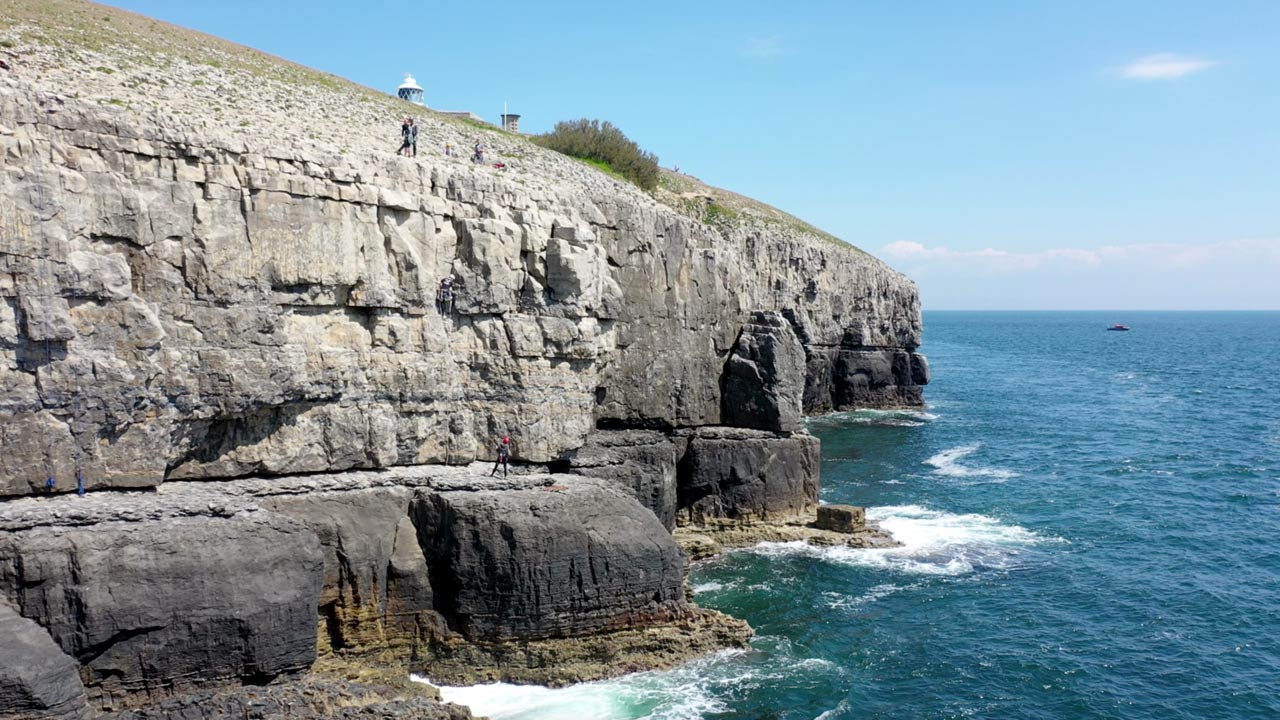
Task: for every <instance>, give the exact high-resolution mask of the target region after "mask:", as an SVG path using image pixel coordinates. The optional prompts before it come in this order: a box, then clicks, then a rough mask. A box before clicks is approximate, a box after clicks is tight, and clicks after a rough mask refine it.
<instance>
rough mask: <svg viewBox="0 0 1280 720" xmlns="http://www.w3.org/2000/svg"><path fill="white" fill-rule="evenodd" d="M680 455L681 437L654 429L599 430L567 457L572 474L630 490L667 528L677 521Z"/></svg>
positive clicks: (682, 444) (682, 452) (673, 525)
mask: <svg viewBox="0 0 1280 720" xmlns="http://www.w3.org/2000/svg"><path fill="white" fill-rule="evenodd" d="M683 454H684V440H683V439H680V440H679V441H678V442H677V441H676V440H674V439H672V438H671V437H670V436H668V435H666V434H664V433H661V432H658V431H656V430H598V431H596V432H594V433H592V434H590V435H588V436H587V440H586V444H584V445H583V446H582V447H581V448H579V449H577V450H575V451H573V452H571V453H569V457H568V459H569V467H570V468H571V469H572V471H573V472H574V473H576V474H578V475H587V476H590V477H597V478H600V479H602V480H608V481H610V482H612V483H615V484H617V485H618V486H620V487H624V488H627V489H628V490H630V491H631V493H632V494H633V495H635V498H636V500H639V501H640V504H641V505H644V506H645V507H647V508H649V509H650V510H652V511H653V514H654V515H657V516H658V519H659V520H661V521H662V524H663V525H665V526H666V528H667V529H668V530H670V529H671V528H673V527H675V524H676V462H677V461H678V460H679V458H680V456H681V455H683Z"/></svg>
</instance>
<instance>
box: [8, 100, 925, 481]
mask: <svg viewBox="0 0 1280 720" xmlns="http://www.w3.org/2000/svg"><path fill="white" fill-rule="evenodd" d="M51 111H56V112H51ZM0 126H3V127H4V128H5V131H4V133H2V134H0V271H2V273H0V278H2V279H0V330H2V332H0V388H4V390H5V392H4V393H3V394H2V395H0V420H3V422H2V423H0V427H3V430H0V494H8V495H15V494H26V493H31V492H35V491H38V490H40V489H41V488H43V487H44V485H45V482H46V480H47V478H48V477H50V476H51V475H52V476H53V477H54V478H55V480H56V483H57V489H59V490H67V489H70V488H73V487H74V485H75V476H76V469H77V466H79V468H80V469H81V470H82V472H83V476H84V479H85V482H86V484H87V485H88V487H89V488H91V489H93V488H102V487H140V486H153V485H156V484H159V483H160V482H162V481H164V480H165V479H181V478H226V477H236V476H246V475H253V474H287V473H299V472H334V471H340V470H345V469H353V468H380V467H392V466H398V465H412V464H423V463H464V462H469V461H471V460H473V459H477V458H486V457H491V453H492V448H491V445H492V440H493V439H494V438H495V437H497V436H501V435H511V436H512V437H513V438H514V439H515V444H516V449H517V450H516V457H517V458H518V459H521V460H527V461H534V462H553V461H557V460H562V459H564V458H566V457H567V455H568V454H570V453H572V452H573V451H575V450H576V449H578V448H580V447H582V446H583V444H584V441H585V438H586V436H587V435H588V433H590V432H591V430H592V429H593V428H595V427H596V426H597V425H601V426H608V427H637V428H639V427H647V428H659V429H672V428H678V427H688V426H703V425H717V424H736V425H749V426H752V427H759V428H764V429H773V430H777V429H785V430H795V429H797V427H798V420H799V416H800V413H801V411H802V409H809V410H823V409H827V408H830V407H843V406H848V405H852V404H858V403H868V404H875V405H884V404H913V403H918V402H919V387H918V382H919V381H922V380H924V379H926V377H925V376H926V373H925V371H924V365H923V362H922V361H919V360H916V359H915V358H917V357H918V356H915V355H913V354H912V351H913V350H914V348H915V347H916V345H917V344H918V343H919V331H920V323H919V306H918V301H917V299H916V294H915V289H914V287H913V286H912V285H911V284H910V282H908V281H907V280H905V279H904V278H902V277H901V276H900V275H898V274H897V273H894V272H893V271H892V270H890V269H888V268H887V267H885V266H884V265H883V264H881V263H880V262H879V261H877V260H875V259H874V258H871V257H869V256H867V255H865V254H862V253H860V252H857V251H855V250H853V249H850V248H842V247H839V246H837V245H835V244H832V243H830V242H826V241H822V240H817V239H808V238H804V237H790V236H785V235H776V236H774V235H759V236H756V235H753V236H750V237H734V236H732V234H731V236H730V237H725V236H724V235H722V234H721V233H720V232H719V231H717V230H715V229H713V228H710V227H708V226H706V225H702V224H700V223H697V222H694V221H691V220H689V219H688V218H685V217H683V216H681V215H680V214H678V213H676V212H675V211H673V210H671V209H669V208H666V207H665V206H662V205H660V204H658V203H656V202H655V201H653V200H652V199H651V198H648V197H647V196H644V195H642V194H640V193H638V192H635V191H634V190H623V189H620V188H619V187H618V186H616V185H614V184H610V185H608V186H600V185H592V184H590V183H587V182H568V181H565V180H561V179H556V178H554V177H553V178H551V181H550V182H546V181H545V180H546V179H544V182H543V183H542V184H538V185H534V184H528V183H523V182H520V181H521V180H524V177H523V176H520V177H517V176H514V175H502V174H499V173H496V172H495V171H493V170H492V169H490V168H485V167H474V166H463V165H458V164H456V163H453V162H442V161H441V162H437V161H435V160H428V159H420V160H418V161H412V160H409V159H404V158H394V157H389V156H387V155H385V154H383V155H377V154H370V155H363V156H362V155H349V156H338V155H335V154H324V153H323V152H321V151H319V150H309V149H303V148H298V147H279V146H274V147H273V146H265V145H255V144H254V143H252V142H251V139H240V138H233V139H229V138H227V137H225V136H224V135H222V134H219V132H217V131H216V130H213V129H210V130H206V131H200V130H197V129H191V128H186V127H183V126H181V125H177V126H174V125H171V124H170V123H168V122H166V121H162V120H161V119H160V118H158V117H154V118H153V117H137V116H135V115H132V114H127V113H117V112H111V111H110V110H107V109H104V108H101V107H96V106H90V105H88V104H87V103H84V102H79V101H75V100H70V99H66V98H64V97H55V96H54V95H52V94H50V93H47V92H43V91H41V90H38V89H36V88H34V87H31V86H27V85H23V84H21V83H15V82H13V81H12V80H7V79H0ZM539 152H541V151H539ZM449 273H454V274H456V275H457V276H458V277H459V278H461V280H460V286H459V288H460V289H459V292H458V298H457V301H456V304H455V306H456V312H453V313H450V314H448V315H441V314H440V313H439V312H437V310H436V307H435V288H436V286H437V283H438V281H439V279H440V278H442V277H444V276H445V275H447V274H449ZM798 375H800V376H803V379H798ZM722 378H723V380H724V388H722V387H721V382H722ZM801 382H803V383H804V386H805V387H806V388H807V390H806V391H805V392H803V393H802V392H801V391H800V389H799V388H798V387H797V385H798V384H799V383H801ZM801 398H803V399H804V401H805V403H804V406H803V408H802V407H797V402H798V401H799V400H800V399H801Z"/></svg>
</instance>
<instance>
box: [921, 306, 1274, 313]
mask: <svg viewBox="0 0 1280 720" xmlns="http://www.w3.org/2000/svg"><path fill="white" fill-rule="evenodd" d="M921 312H1098V313H1104V312H1113V313H1144V312H1257V313H1273V312H1280V307H1278V308H1129V309H1125V308H921Z"/></svg>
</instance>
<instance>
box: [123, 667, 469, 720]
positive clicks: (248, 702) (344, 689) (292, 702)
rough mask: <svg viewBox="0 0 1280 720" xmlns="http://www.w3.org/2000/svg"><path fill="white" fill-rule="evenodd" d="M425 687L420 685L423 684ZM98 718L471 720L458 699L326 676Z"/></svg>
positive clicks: (196, 696) (200, 696)
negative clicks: (445, 699) (443, 699)
mask: <svg viewBox="0 0 1280 720" xmlns="http://www.w3.org/2000/svg"><path fill="white" fill-rule="evenodd" d="M423 687H424V688H425V686H423ZM102 717H103V720H245V719H246V718H249V719H251V720H472V715H471V713H470V712H469V711H468V710H467V709H466V708H464V707H462V706H459V705H451V704H447V703H441V702H439V701H438V699H435V698H432V697H428V696H426V695H425V694H414V693H406V692H405V691H404V689H403V687H402V686H396V687H383V686H378V685H368V684H365V683H359V682H350V681H345V680H336V679H333V678H329V677H315V676H312V677H308V678H306V679H305V680H301V681H298V682H291V683H286V684H281V685H270V686H266V687H254V688H237V689H234V690H221V691H202V692H196V693H191V694H189V695H183V696H181V697H176V698H169V699H166V700H162V701H160V702H157V703H155V704H154V705H152V706H150V707H146V708H139V709H135V710H127V711H124V712H119V713H111V714H109V715H105V716H102Z"/></svg>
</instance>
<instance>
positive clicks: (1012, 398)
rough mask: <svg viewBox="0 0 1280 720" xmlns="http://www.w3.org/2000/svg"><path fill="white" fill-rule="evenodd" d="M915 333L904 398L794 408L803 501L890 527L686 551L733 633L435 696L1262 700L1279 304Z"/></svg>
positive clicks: (1273, 578)
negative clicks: (623, 667)
mask: <svg viewBox="0 0 1280 720" xmlns="http://www.w3.org/2000/svg"><path fill="white" fill-rule="evenodd" d="M1115 322H1123V323H1126V324H1128V325H1130V326H1131V327H1132V328H1133V329H1132V331H1130V332H1127V333H1124V332H1107V331H1106V330H1105V328H1106V327H1107V326H1108V325H1110V324H1112V323H1115ZM923 351H924V352H926V353H927V354H928V355H929V357H930V360H931V364H932V367H933V373H934V376H933V377H934V382H933V384H932V385H930V386H929V388H928V390H927V398H928V402H929V405H928V407H927V409H925V410H924V411H920V412H871V411H862V412H850V413H841V414H836V415H831V416H826V417H820V418H813V419H811V421H810V431H811V432H813V433H814V434H816V435H818V436H819V437H821V439H822V452H823V458H824V464H823V467H822V475H823V478H822V479H823V493H822V497H823V500H824V501H826V502H833V503H834V502H839V503H855V504H860V505H867V506H869V507H870V508H871V511H870V515H871V516H872V517H874V518H876V519H878V520H879V521H880V523H881V524H882V525H883V526H884V527H885V528H886V529H888V530H890V531H891V532H893V533H894V534H895V535H896V536H897V537H898V539H899V540H900V541H902V542H903V543H904V544H905V547H902V548H899V549H894V550H851V549H847V548H844V549H835V548H817V547H809V546H805V545H802V544H790V543H781V544H765V545H761V546H758V547H755V548H751V549H747V550H742V551H737V552H734V553H731V554H729V555H726V556H723V557H720V558H717V559H714V560H711V561H707V562H704V563H701V564H699V565H697V566H696V567H695V569H694V571H693V577H692V582H693V587H694V589H695V591H696V593H697V598H698V602H699V603H700V604H702V605H705V606H709V607H713V608H717V609H720V610H723V611H725V612H728V613H730V614H733V615H735V616H737V617H741V618H745V619H746V620H748V621H749V622H750V623H751V624H752V626H753V627H755V628H756V630H757V633H758V635H757V637H756V639H755V641H754V643H753V645H752V647H751V648H750V649H749V650H747V651H739V652H725V653H722V654H720V655H717V656H714V657H710V658H706V659H703V660H700V661H697V662H694V663H691V664H689V665H686V666H684V667H682V668H679V669H676V670H673V671H668V672H654V673H644V674H640V675H635V676H631V677H627V678H622V679H619V680H613V681H608V682H600V683H590V684H585V685H579V686H575V687H570V688H563V689H559V690H547V689H542V688H522V687H515V686H506V685H499V686H487V687H481V688H446V689H445V697H446V699H451V700H455V701H458V702H464V703H467V704H470V705H471V706H472V707H473V709H474V710H475V711H476V712H477V713H478V714H482V715H488V716H490V717H492V718H494V720H516V719H519V720H548V719H553V718H554V719H557V720H558V719H568V720H588V719H591V720H631V719H636V718H653V719H655V720H656V719H666V720H677V719H688V720H694V719H707V720H710V719H716V720H721V719H725V720H727V719H729V718H733V719H735V720H736V719H742V720H748V719H749V720H763V719H777V720H844V719H852V718H895V719H898V718H908V719H912V718H1073V719H1082V720H1083V719H1089V718H1115V719H1123V720H1139V719H1145V718H1150V719H1152V720H1155V719H1159V720H1168V719H1170V718H1195V719H1197V720H1201V719H1209V718H1222V719H1224V720H1226V719H1230V720H1243V719H1245V718H1280V313H1197V312H1179V313H1156V312H1113V313H1094V312H1035V313H1030V312H1027V313H1023V312H1002V313H978V312H946V313H943V312H934V313H926V315H925V346H924V348H923Z"/></svg>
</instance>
